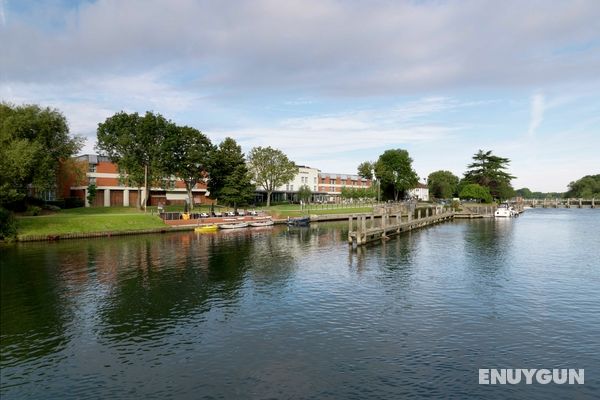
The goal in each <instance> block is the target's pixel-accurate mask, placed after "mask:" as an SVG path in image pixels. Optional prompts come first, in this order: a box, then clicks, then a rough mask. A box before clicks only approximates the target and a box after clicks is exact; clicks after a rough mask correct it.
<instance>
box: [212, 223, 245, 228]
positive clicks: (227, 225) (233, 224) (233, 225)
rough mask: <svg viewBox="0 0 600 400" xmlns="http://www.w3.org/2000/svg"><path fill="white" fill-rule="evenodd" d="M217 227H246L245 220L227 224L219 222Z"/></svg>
mask: <svg viewBox="0 0 600 400" xmlns="http://www.w3.org/2000/svg"><path fill="white" fill-rule="evenodd" d="M218 226H219V229H238V228H247V227H248V223H247V222H233V223H229V224H219V225H218Z"/></svg>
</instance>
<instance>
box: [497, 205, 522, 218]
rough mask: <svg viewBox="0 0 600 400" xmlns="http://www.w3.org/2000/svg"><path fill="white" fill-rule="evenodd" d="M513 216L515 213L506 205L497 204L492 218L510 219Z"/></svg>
mask: <svg viewBox="0 0 600 400" xmlns="http://www.w3.org/2000/svg"><path fill="white" fill-rule="evenodd" d="M515 215H517V212H516V211H515V209H514V208H512V207H511V206H510V205H509V204H508V203H502V204H499V205H498V208H497V209H496V211H495V212H494V217H496V218H510V217H514V216H515Z"/></svg>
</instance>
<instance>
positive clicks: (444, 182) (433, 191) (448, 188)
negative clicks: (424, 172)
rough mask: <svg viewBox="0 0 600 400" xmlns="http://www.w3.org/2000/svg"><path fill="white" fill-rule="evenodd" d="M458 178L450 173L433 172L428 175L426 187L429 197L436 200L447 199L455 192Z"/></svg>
mask: <svg viewBox="0 0 600 400" xmlns="http://www.w3.org/2000/svg"><path fill="white" fill-rule="evenodd" d="M458 181H459V179H458V176H456V175H454V174H453V173H452V172H450V171H442V170H440V171H435V172H432V173H431V174H429V177H428V178H427V186H428V187H429V193H430V195H431V196H433V197H435V198H438V199H449V198H451V197H453V196H454V195H455V194H456V192H457V187H458Z"/></svg>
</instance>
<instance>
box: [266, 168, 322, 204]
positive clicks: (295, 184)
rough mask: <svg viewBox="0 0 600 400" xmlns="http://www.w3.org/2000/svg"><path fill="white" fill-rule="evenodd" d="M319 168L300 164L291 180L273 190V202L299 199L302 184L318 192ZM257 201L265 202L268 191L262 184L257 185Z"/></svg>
mask: <svg viewBox="0 0 600 400" xmlns="http://www.w3.org/2000/svg"><path fill="white" fill-rule="evenodd" d="M319 172H320V171H319V170H318V169H316V168H311V167H307V166H304V165H299V166H298V173H297V174H296V176H295V177H294V179H292V180H291V181H289V182H287V183H285V184H284V185H281V186H279V187H277V188H275V190H274V191H273V194H272V195H271V202H280V201H298V190H299V189H300V187H301V186H304V185H306V186H308V187H309V188H310V190H311V191H312V192H313V194H314V193H317V191H318V189H319ZM256 195H257V196H256V197H257V201H259V202H264V201H266V199H267V193H266V191H265V189H264V188H263V187H262V186H257V187H256Z"/></svg>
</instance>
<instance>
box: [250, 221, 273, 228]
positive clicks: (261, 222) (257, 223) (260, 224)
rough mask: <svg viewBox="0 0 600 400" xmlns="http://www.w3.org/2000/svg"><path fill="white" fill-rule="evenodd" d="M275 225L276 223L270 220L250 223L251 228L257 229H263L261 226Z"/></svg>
mask: <svg viewBox="0 0 600 400" xmlns="http://www.w3.org/2000/svg"><path fill="white" fill-rule="evenodd" d="M273 224H274V222H273V221H272V220H270V219H265V220H263V221H252V222H250V226H252V227H255V228H258V227H261V226H271V225H273Z"/></svg>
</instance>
